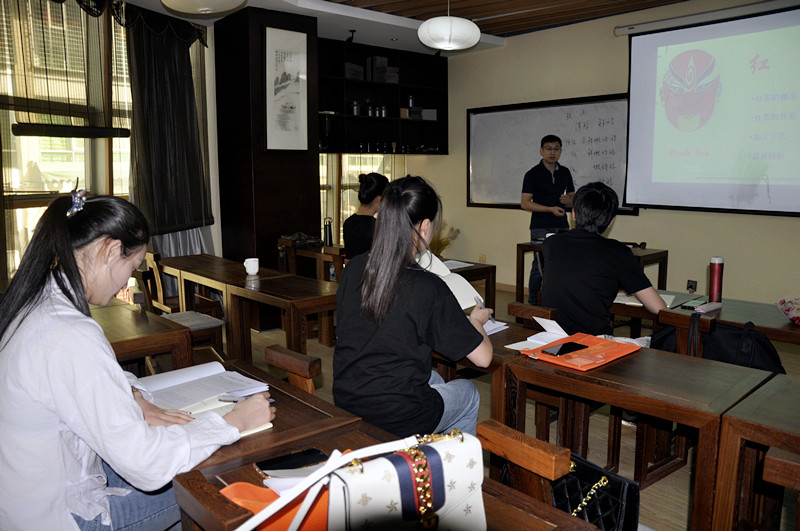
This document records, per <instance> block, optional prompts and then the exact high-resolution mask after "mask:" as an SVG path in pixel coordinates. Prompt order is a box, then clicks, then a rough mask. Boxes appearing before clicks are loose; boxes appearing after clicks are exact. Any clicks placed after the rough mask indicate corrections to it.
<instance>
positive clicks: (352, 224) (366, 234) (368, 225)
mask: <svg viewBox="0 0 800 531" xmlns="http://www.w3.org/2000/svg"><path fill="white" fill-rule="evenodd" d="M342 228H343V229H344V254H345V255H347V258H348V260H352V259H353V258H354V257H356V256H358V255H360V254H362V253H368V252H369V250H370V249H372V234H373V233H374V232H375V218H374V217H372V216H362V215H360V214H353V215H352V216H350V217H349V218H347V219H346V220H344V225H343V227H342Z"/></svg>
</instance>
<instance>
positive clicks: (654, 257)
mask: <svg viewBox="0 0 800 531" xmlns="http://www.w3.org/2000/svg"><path fill="white" fill-rule="evenodd" d="M631 251H632V252H633V256H635V257H636V259H637V260H639V263H640V264H641V265H642V268H644V267H645V266H648V265H650V264H657V265H658V281H657V282H656V288H658V289H663V290H665V289H667V267H668V260H669V251H666V250H664V249H647V248H645V249H640V248H638V247H635V248H633V249H631ZM531 252H537V253H540V252H542V242H539V241H537V242H522V243H518V244H517V284H516V297H517V298H516V301H517V302H527V301H526V298H525V254H526V253H531Z"/></svg>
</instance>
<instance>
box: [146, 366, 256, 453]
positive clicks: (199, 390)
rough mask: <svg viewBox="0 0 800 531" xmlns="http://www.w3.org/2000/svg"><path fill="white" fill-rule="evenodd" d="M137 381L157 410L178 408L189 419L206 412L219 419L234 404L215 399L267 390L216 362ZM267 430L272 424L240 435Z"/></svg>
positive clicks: (254, 381)
mask: <svg viewBox="0 0 800 531" xmlns="http://www.w3.org/2000/svg"><path fill="white" fill-rule="evenodd" d="M139 382H140V383H141V384H142V385H143V386H144V387H146V388H147V390H148V391H150V392H151V393H152V394H153V403H154V404H155V405H157V406H158V407H161V408H164V409H180V410H183V411H187V412H190V413H191V414H192V415H193V416H197V415H198V414H200V413H205V412H207V411H213V412H214V413H217V414H219V415H220V416H223V415H225V414H227V413H228V412H230V410H232V409H233V406H234V405H235V403H233V402H222V401H221V400H219V397H220V396H222V395H224V394H229V393H234V392H237V391H244V390H247V391H248V392H252V393H258V392H262V391H268V390H269V386H268V385H267V384H265V383H264V382H261V381H258V380H254V379H253V378H248V377H247V376H244V375H242V374H239V373H238V372H234V371H226V370H225V367H223V365H222V364H221V363H219V362H217V361H212V362H210V363H204V364H202V365H195V366H193V367H186V368H184V369H177V370H174V371H169V372H164V373H161V374H154V375H153V376H146V377H144V378H139ZM252 393H248V394H252ZM271 427H272V423H271V422H268V423H267V424H264V425H263V426H259V427H258V428H254V429H252V430H248V431H245V432H243V433H242V437H244V436H245V435H250V434H251V433H256V432H259V431H262V430H266V429H268V428H271Z"/></svg>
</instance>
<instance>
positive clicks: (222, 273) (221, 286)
mask: <svg viewBox="0 0 800 531" xmlns="http://www.w3.org/2000/svg"><path fill="white" fill-rule="evenodd" d="M159 264H160V265H161V266H162V267H163V272H164V274H166V275H170V276H173V277H175V278H177V279H178V297H179V300H180V304H181V306H180V309H181V311H182V312H185V311H186V310H191V309H192V305H193V303H194V297H192V296H190V294H192V293H194V289H193V286H192V284H198V285H201V286H205V287H207V288H210V289H215V290H218V291H220V292H222V294H223V295H222V296H223V302H224V303H225V307H226V309H227V307H228V295H227V289H228V285H230V284H239V283H242V282H244V281H245V280H247V279H248V278H276V277H281V276H286V275H288V273H284V272H282V271H277V270H275V269H267V268H264V267H262V268H260V269H259V270H258V274H257V275H255V276H254V277H250V276H249V275H248V274H247V271H245V269H244V265H243V264H242V263H241V262H237V261H235V260H229V259H227V258H221V257H219V256H214V255H210V254H194V255H187V256H173V257H170V258H162V259H161V260H160V261H159Z"/></svg>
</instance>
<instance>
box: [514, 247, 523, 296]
mask: <svg viewBox="0 0 800 531" xmlns="http://www.w3.org/2000/svg"><path fill="white" fill-rule="evenodd" d="M516 288H517V293H516V297H517V298H516V301H517V302H525V249H524V248H523V247H522V246H521V245H520V244H517V285H516Z"/></svg>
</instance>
